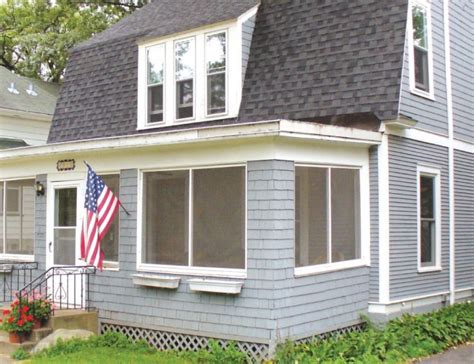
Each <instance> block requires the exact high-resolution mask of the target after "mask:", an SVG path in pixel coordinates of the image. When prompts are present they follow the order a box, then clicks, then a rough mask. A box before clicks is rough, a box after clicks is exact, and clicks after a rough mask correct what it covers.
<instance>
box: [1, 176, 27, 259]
mask: <svg viewBox="0 0 474 364" xmlns="http://www.w3.org/2000/svg"><path fill="white" fill-rule="evenodd" d="M34 184H35V180H34V179H27V180H17V181H4V182H0V249H1V252H2V253H3V254H22V255H33V253H34V251H33V249H34V230H35V190H34Z"/></svg>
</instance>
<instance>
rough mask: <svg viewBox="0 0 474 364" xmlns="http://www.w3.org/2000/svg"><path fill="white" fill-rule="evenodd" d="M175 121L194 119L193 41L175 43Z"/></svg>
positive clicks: (194, 54)
mask: <svg viewBox="0 0 474 364" xmlns="http://www.w3.org/2000/svg"><path fill="white" fill-rule="evenodd" d="M175 65H176V66H175V67H176V69H175V79H176V119H190V118H193V117H194V73H195V65H196V51H195V39H194V38H190V39H186V40H182V41H178V42H175Z"/></svg>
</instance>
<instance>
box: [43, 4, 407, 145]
mask: <svg viewBox="0 0 474 364" xmlns="http://www.w3.org/2000/svg"><path fill="white" fill-rule="evenodd" d="M155 1H157V4H161V5H162V6H163V8H161V10H159V7H157V8H153V9H156V11H158V12H159V11H163V12H165V8H166V9H168V10H166V14H168V15H167V16H171V13H172V12H171V10H169V9H171V7H173V9H175V8H174V6H175V5H173V4H175V3H176V1H172V0H155ZM202 1H203V2H205V3H208V4H209V3H210V2H211V0H202ZM177 2H179V3H180V4H188V3H194V2H196V3H200V2H201V1H188V0H177ZM215 2H216V3H219V4H222V3H223V1H218V0H215ZM225 3H226V6H227V5H229V4H231V3H242V4H243V3H244V2H243V1H237V2H234V1H233V0H232V1H231V0H226V1H225ZM407 3H408V1H407V0H392V1H388V0H384V1H381V0H352V1H346V0H263V1H262V2H261V5H260V8H259V11H258V13H257V21H256V26H255V31H254V37H253V41H252V46H251V52H250V59H249V63H248V67H247V74H246V79H245V83H244V90H243V91H244V92H243V96H242V104H241V110H240V115H239V118H238V119H237V120H234V119H230V120H225V121H213V122H210V123H211V124H213V125H215V124H219V123H222V124H224V123H225V124H228V123H236V122H249V121H257V120H268V119H293V120H311V121H318V122H327V123H337V122H339V121H340V120H337V121H336V122H335V121H334V119H335V117H336V119H337V117H338V116H342V119H343V122H345V123H350V122H352V121H351V120H353V119H358V120H361V119H362V118H371V117H372V118H374V119H375V116H376V117H377V118H378V120H384V119H393V118H396V117H397V115H398V106H399V105H398V103H399V92H400V79H401V70H402V63H403V62H402V61H403V50H404V41H405V26H406V16H407V11H408V8H407V6H408V4H407ZM154 4H155V3H152V4H151V5H154ZM250 4H254V2H252V1H249V2H246V3H245V6H244V5H242V8H240V9H239V10H235V9H234V7H233V6H231V7H232V8H233V9H234V10H235V14H237V13H238V12H240V11H242V10H243V9H245V8H246V7H248V6H249V5H250ZM151 5H148V6H151ZM165 5H166V6H165ZM168 6H170V8H167V7H168ZM190 6H191V5H190ZM196 6H197V5H196ZM229 6H230V5H229ZM218 8H219V9H220V6H219V7H218ZM145 9H146V8H144V9H142V10H140V11H139V12H137V13H135V14H133V15H131V16H130V17H129V18H125V19H124V20H123V21H122V24H121V23H118V24H117V25H115V26H114V27H115V28H114V27H112V28H111V31H110V32H109V33H108V32H107V31H106V32H104V33H103V34H102V35H98V36H96V37H95V38H93V39H92V40H91V41H89V42H87V43H85V44H83V45H81V46H80V47H79V48H76V49H75V50H74V51H73V52H72V54H71V58H70V61H69V64H68V67H67V73H66V77H65V82H64V85H63V87H62V91H61V95H60V98H59V101H58V105H57V107H56V112H55V117H54V119H53V126H52V128H51V130H50V135H49V140H48V142H49V143H53V142H63V141H70V140H79V139H90V138H100V137H109V136H120V135H130V134H137V133H140V132H141V131H137V110H136V109H137V56H138V51H137V45H136V41H137V39H138V38H140V39H141V38H142V37H143V36H145V35H146V34H147V36H150V34H151V31H150V32H149V31H145V32H142V31H141V29H143V28H146V27H147V26H144V27H142V28H140V27H139V26H138V24H139V23H140V19H141V17H143V19H152V18H150V17H149V16H148V11H145ZM194 9H196V8H194ZM211 10H212V11H218V12H222V10H216V9H215V8H214V9H208V8H207V7H203V8H201V10H200V12H205V13H206V14H207V13H209V12H212V11H211ZM195 11H196V12H198V10H195ZM243 11H245V10H243ZM140 14H141V15H140ZM178 14H179V16H173V21H176V22H177V23H182V22H184V23H185V22H186V21H187V19H186V16H183V15H182V14H183V13H178ZM186 14H188V13H186ZM235 14H234V15H235ZM160 16H162V15H160ZM206 16H209V20H208V21H209V22H211V23H212V22H214V21H215V20H216V19H218V18H219V19H223V18H222V17H221V16H219V17H212V16H211V15H206ZM131 17H133V18H132V20H128V19H131ZM196 17H197V18H199V19H204V18H203V17H202V16H201V15H199V16H198V15H196ZM160 19H161V18H160ZM211 19H213V20H211ZM147 21H149V20H147ZM147 21H145V20H144V21H143V23H144V24H148V23H147ZM190 21H191V22H192V20H190ZM171 23H172V22H171ZM124 24H125V25H124ZM130 24H134V25H133V26H131V25H130ZM156 24H159V22H158V21H156ZM192 24H194V25H193V27H195V26H196V24H197V23H196V22H194V23H192ZM200 24H201V25H203V23H200ZM135 26H136V27H137V31H135V32H132V30H131V29H132V28H133V27H135ZM130 27H131V28H130ZM159 28H160V26H158V25H157V26H156V29H155V30H154V32H155V31H156V32H155V33H153V34H154V35H163V34H164V33H160V32H161V30H160V29H159ZM127 29H128V30H127ZM176 29H178V26H177V28H176ZM180 29H181V30H182V28H180ZM112 30H113V31H112ZM168 31H170V30H169V29H168V30H167V32H168ZM128 32H131V33H130V34H129V33H128ZM374 115H375V116H374ZM208 124H209V123H200V124H196V125H199V126H204V125H208ZM196 125H193V124H188V125H176V126H172V127H169V128H166V129H168V130H169V129H180V128H189V127H196ZM346 125H347V124H346ZM159 130H160V131H161V130H164V129H163V128H161V129H159ZM151 131H152V130H150V129H148V130H146V131H145V132H147V133H149V132H151Z"/></svg>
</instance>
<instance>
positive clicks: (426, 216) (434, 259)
mask: <svg viewBox="0 0 474 364" xmlns="http://www.w3.org/2000/svg"><path fill="white" fill-rule="evenodd" d="M440 214H441V210H440V187H439V171H437V170H433V169H431V168H424V167H419V168H418V252H419V253H418V256H419V261H418V268H419V270H420V271H427V270H428V271H429V270H433V269H435V270H436V269H440V268H441V267H440V259H439V254H440V239H441V232H440V223H441V222H440Z"/></svg>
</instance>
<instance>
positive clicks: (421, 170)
mask: <svg viewBox="0 0 474 364" xmlns="http://www.w3.org/2000/svg"><path fill="white" fill-rule="evenodd" d="M422 176H428V177H433V178H434V185H435V186H434V187H435V192H434V193H435V201H434V205H435V206H434V208H435V224H436V225H435V230H436V232H435V239H436V240H435V255H436V256H435V264H434V265H433V266H430V267H422V266H421V221H420V214H421V206H420V177H422ZM416 206H417V209H416V211H417V212H416V220H417V265H418V272H419V273H426V272H437V271H440V270H441V269H442V267H441V223H442V222H441V171H440V170H439V169H437V168H432V167H427V166H423V165H418V167H417V169H416Z"/></svg>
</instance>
